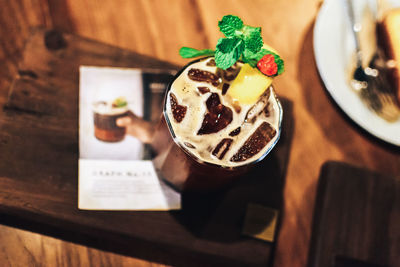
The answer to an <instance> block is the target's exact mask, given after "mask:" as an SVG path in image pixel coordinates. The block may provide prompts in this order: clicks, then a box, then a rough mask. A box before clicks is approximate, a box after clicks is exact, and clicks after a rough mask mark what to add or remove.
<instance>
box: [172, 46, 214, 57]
mask: <svg viewBox="0 0 400 267" xmlns="http://www.w3.org/2000/svg"><path fill="white" fill-rule="evenodd" d="M214 54H215V51H214V50H212V49H203V50H197V49H195V48H190V47H181V49H179V55H181V57H183V58H192V57H202V56H213V55H214Z"/></svg>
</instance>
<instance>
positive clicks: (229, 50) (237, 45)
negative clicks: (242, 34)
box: [215, 37, 244, 70]
mask: <svg viewBox="0 0 400 267" xmlns="http://www.w3.org/2000/svg"><path fill="white" fill-rule="evenodd" d="M243 50H244V42H243V40H242V39H240V38H236V37H233V38H220V39H219V40H218V43H217V49H216V50H215V63H216V64H217V67H218V68H220V69H223V70H226V69H227V68H229V67H231V66H232V65H233V64H235V62H236V61H237V60H238V59H239V58H240V56H241V54H242V53H243Z"/></svg>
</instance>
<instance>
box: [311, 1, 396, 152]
mask: <svg viewBox="0 0 400 267" xmlns="http://www.w3.org/2000/svg"><path fill="white" fill-rule="evenodd" d="M343 1H344V0H325V2H324V4H323V5H322V7H321V9H320V11H319V14H318V17H317V20H316V23H315V27H314V55H315V58H316V62H317V68H318V70H319V73H320V76H321V78H322V80H323V82H324V83H325V87H326V89H327V90H328V92H329V93H330V95H331V96H332V98H333V99H334V101H335V102H336V103H337V104H338V105H339V107H340V108H341V109H342V110H343V111H344V112H345V113H346V114H347V115H348V116H349V117H350V118H351V119H352V120H353V121H354V122H356V123H357V124H358V125H360V126H361V127H362V128H364V129H365V130H366V131H368V132H369V133H371V134H372V135H374V136H376V137H377V138H379V139H381V140H384V141H386V142H388V143H391V144H394V145H396V146H400V121H397V122H394V123H389V122H386V121H385V120H384V119H382V118H380V117H379V116H377V115H376V114H375V113H373V112H371V111H370V110H369V109H368V108H367V107H366V106H365V105H364V104H363V103H362V101H361V99H360V98H359V97H358V95H357V94H356V93H355V92H354V91H353V90H352V89H351V88H350V87H349V84H348V77H349V74H348V73H347V71H348V66H349V63H350V59H351V57H352V56H353V54H354V50H355V44H354V40H353V37H352V33H351V31H350V29H351V28H350V23H349V21H348V18H347V16H346V9H345V6H344V2H343ZM393 2H395V1H394V0H393ZM396 2H397V5H398V4H399V3H398V1H396ZM365 3H366V1H365V0H361V1H355V10H359V9H360V8H362V5H364V4H365Z"/></svg>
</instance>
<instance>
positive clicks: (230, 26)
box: [218, 15, 243, 37]
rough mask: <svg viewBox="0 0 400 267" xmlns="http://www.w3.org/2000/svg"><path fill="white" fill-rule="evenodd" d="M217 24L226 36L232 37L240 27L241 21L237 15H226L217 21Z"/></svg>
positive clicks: (241, 25)
mask: <svg viewBox="0 0 400 267" xmlns="http://www.w3.org/2000/svg"><path fill="white" fill-rule="evenodd" d="M218 26H219V29H220V31H221V32H222V33H223V34H225V36H226V37H233V36H235V35H236V34H235V33H236V31H237V30H240V29H242V27H243V21H242V20H241V19H240V18H239V17H237V16H233V15H226V16H224V17H223V18H222V20H221V21H219V22H218Z"/></svg>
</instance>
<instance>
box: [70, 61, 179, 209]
mask: <svg viewBox="0 0 400 267" xmlns="http://www.w3.org/2000/svg"><path fill="white" fill-rule="evenodd" d="M79 70H80V84H79V92H80V94H79V172H78V174H79V190H78V191H79V193H78V195H79V201H78V207H79V209H84V210H171V209H180V208H181V197H180V194H179V193H177V192H176V191H174V190H172V189H171V188H170V187H169V186H167V185H166V184H165V183H164V182H163V181H161V180H160V179H159V178H158V176H157V174H156V172H155V170H154V166H153V164H152V161H151V160H148V159H149V154H150V152H149V149H148V148H147V147H145V146H144V144H142V143H141V142H140V141H139V140H138V139H136V138H135V137H134V136H131V135H129V132H127V131H122V132H121V131H120V129H118V127H117V126H116V119H117V118H116V117H115V116H128V115H127V114H128V113H127V112H128V111H129V112H132V113H134V114H136V115H137V116H139V117H142V116H143V115H144V114H147V116H151V115H155V116H159V114H161V110H157V107H160V106H162V105H160V104H159V103H158V102H157V103H154V102H152V101H160V99H162V98H163V95H164V91H163V90H160V88H161V87H160V86H162V88H161V89H164V90H165V88H166V86H167V83H168V71H166V72H162V71H160V70H158V71H155V72H151V71H149V70H146V72H144V71H143V70H140V69H126V68H123V69H122V68H108V67H92V66H81V67H80V69H79ZM166 73H167V75H166ZM165 77H166V78H165ZM154 85H157V88H156V89H157V90H155V89H154V88H155V86H154ZM118 99H123V101H122V102H121V101H120V102H116V101H117V100H118ZM118 101H119V100H118ZM115 103H117V104H118V103H119V104H121V103H123V104H122V106H119V104H118V105H117V106H115V105H116V104H115ZM145 103H147V104H145ZM99 107H100V108H102V109H99ZM121 110H122V111H121Z"/></svg>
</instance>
